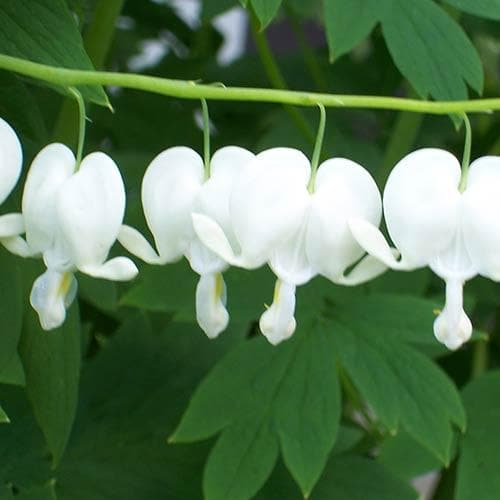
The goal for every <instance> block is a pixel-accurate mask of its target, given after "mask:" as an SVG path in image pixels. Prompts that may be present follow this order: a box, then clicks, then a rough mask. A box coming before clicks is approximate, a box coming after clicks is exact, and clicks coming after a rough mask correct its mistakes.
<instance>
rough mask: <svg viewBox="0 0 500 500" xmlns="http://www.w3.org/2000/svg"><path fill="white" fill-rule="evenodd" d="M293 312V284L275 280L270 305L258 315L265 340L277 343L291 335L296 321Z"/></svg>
mask: <svg viewBox="0 0 500 500" xmlns="http://www.w3.org/2000/svg"><path fill="white" fill-rule="evenodd" d="M294 314H295V286H294V285H290V284H288V283H285V282H283V281H280V280H276V286H275V288H274V298H273V303H272V304H271V306H270V307H269V308H268V309H267V310H266V311H264V313H263V314H262V316H261V317H260V321H259V327H260V330H261V332H262V333H263V334H264V335H265V337H266V338H267V340H269V342H270V343H271V344H273V345H277V344H279V343H280V342H283V340H286V339H287V338H289V337H291V336H292V335H293V332H294V331H295V328H296V326H297V323H296V321H295V318H294Z"/></svg>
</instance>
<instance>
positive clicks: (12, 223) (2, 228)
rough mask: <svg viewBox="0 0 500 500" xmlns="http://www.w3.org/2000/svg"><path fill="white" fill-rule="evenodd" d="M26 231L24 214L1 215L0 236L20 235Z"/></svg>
mask: <svg viewBox="0 0 500 500" xmlns="http://www.w3.org/2000/svg"><path fill="white" fill-rule="evenodd" d="M24 232H25V229H24V217H23V215H22V214H6V215H2V216H0V238H10V237H11V236H19V235H20V234H23V233H24Z"/></svg>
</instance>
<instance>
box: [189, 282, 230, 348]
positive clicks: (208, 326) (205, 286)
mask: <svg viewBox="0 0 500 500" xmlns="http://www.w3.org/2000/svg"><path fill="white" fill-rule="evenodd" d="M196 319H197V321H198V324H199V325H200V328H201V329H202V330H203V331H204V332H205V333H206V335H207V337H208V338H209V339H214V338H215V337H217V336H218V335H219V334H220V333H221V332H222V331H224V330H225V329H226V327H227V324H228V322H229V314H228V312H227V310H226V284H225V283H224V279H223V278H222V274H220V273H216V274H205V275H203V276H200V280H199V281H198V285H197V287H196Z"/></svg>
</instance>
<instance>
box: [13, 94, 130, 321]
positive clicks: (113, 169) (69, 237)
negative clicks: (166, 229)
mask: <svg viewBox="0 0 500 500" xmlns="http://www.w3.org/2000/svg"><path fill="white" fill-rule="evenodd" d="M73 94H74V95H75V97H76V98H77V100H78V103H79V107H80V139H79V145H78V155H77V158H75V156H74V155H73V153H72V152H71V150H70V149H69V148H67V147H66V146H65V145H63V144H58V143H54V144H49V145H48V146H46V147H45V148H43V149H42V150H41V151H40V152H39V153H38V155H37V156H36V157H35V159H34V160H33V163H32V164H31V167H30V170H29V172H28V176H27V179H26V184H25V186H24V193H23V201H22V210H23V216H24V220H25V229H26V243H27V245H26V247H27V248H26V251H24V252H23V254H24V255H26V254H31V255H33V256H36V255H41V256H43V260H44V262H45V265H46V266H47V270H46V271H45V272H44V273H43V274H42V275H41V276H40V277H38V278H37V279H36V280H35V282H34V284H33V288H32V290H31V296H30V301H31V305H32V306H33V308H34V309H35V310H36V311H37V313H38V316H39V318H40V323H41V325H42V328H43V329H45V330H51V329H53V328H57V327H58V326H60V325H61V324H62V323H63V322H64V319H65V317H66V308H67V307H68V306H69V305H70V304H71V302H72V301H73V299H74V298H75V295H76V289H77V283H76V279H75V277H74V272H75V271H77V270H79V271H81V272H83V273H85V274H88V275H90V276H93V277H96V278H105V279H110V280H116V281H123V280H130V279H132V278H134V277H135V276H136V274H137V272H138V271H137V267H136V266H135V264H134V263H133V262H132V261H131V260H130V259H128V258H126V257H115V258H113V259H110V260H108V261H106V259H107V256H108V253H109V251H110V249H111V246H112V245H113V244H114V242H115V240H116V238H117V236H118V232H119V230H120V227H121V224H122V221H123V216H124V212H125V189H124V185H123V180H122V177H121V174H120V171H119V169H118V167H117V166H116V164H115V163H114V161H113V160H112V159H111V158H110V157H109V156H107V155H105V154H104V153H100V152H96V153H91V154H89V155H88V156H86V157H85V158H83V160H82V159H81V156H82V148H83V138H84V127H85V109H84V104H83V99H82V98H81V96H80V94H79V93H78V92H77V91H76V90H73Z"/></svg>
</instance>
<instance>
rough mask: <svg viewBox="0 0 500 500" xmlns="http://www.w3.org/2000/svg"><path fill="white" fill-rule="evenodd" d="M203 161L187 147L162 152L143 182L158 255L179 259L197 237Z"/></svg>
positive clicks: (145, 206)
mask: <svg viewBox="0 0 500 500" xmlns="http://www.w3.org/2000/svg"><path fill="white" fill-rule="evenodd" d="M203 175H204V173H203V160H202V159H201V157H200V155H199V154H198V153H196V152H195V151H193V150H192V149H189V148H186V147H174V148H170V149H167V150H165V151H163V152H162V153H160V154H159V155H158V156H157V157H156V158H155V159H154V160H153V161H152V162H151V164H150V165H149V166H148V168H147V170H146V173H145V175H144V179H143V181H142V205H143V208H144V214H145V216H146V221H147V223H148V226H149V228H150V230H151V232H152V233H153V236H154V238H155V242H156V248H158V251H159V254H160V255H161V257H163V258H164V259H165V260H166V261H175V260H177V259H179V258H180V257H181V256H182V255H183V254H184V252H185V251H186V248H187V247H188V245H189V243H190V241H191V240H192V238H193V237H194V231H193V226H192V223H191V213H192V211H193V206H194V201H195V199H196V197H197V195H198V192H199V190H200V188H201V185H202V182H203Z"/></svg>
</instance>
